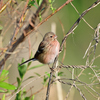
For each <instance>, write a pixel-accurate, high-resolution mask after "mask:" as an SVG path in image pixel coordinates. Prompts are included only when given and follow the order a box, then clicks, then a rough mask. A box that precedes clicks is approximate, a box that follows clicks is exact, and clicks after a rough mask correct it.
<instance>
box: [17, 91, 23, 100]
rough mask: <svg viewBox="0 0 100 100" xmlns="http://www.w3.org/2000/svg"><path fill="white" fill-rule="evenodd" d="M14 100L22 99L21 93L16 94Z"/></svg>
mask: <svg viewBox="0 0 100 100" xmlns="http://www.w3.org/2000/svg"><path fill="white" fill-rule="evenodd" d="M15 100H22V98H21V91H20V92H19V93H17V95H16V99H15Z"/></svg>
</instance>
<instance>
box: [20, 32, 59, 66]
mask: <svg viewBox="0 0 100 100" xmlns="http://www.w3.org/2000/svg"><path fill="white" fill-rule="evenodd" d="M59 50H60V43H59V42H58V40H57V35H56V34H54V33H53V32H47V33H46V34H45V35H44V37H43V40H42V41H41V42H40V44H39V46H38V50H37V51H36V53H35V55H34V57H33V58H31V59H29V60H26V61H25V62H23V63H21V64H20V65H19V66H22V65H23V64H25V63H27V62H30V61H36V60H38V61H39V62H40V63H43V64H51V63H53V62H54V59H55V57H56V56H57V55H58V54H59Z"/></svg>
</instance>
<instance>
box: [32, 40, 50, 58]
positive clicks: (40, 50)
mask: <svg viewBox="0 0 100 100" xmlns="http://www.w3.org/2000/svg"><path fill="white" fill-rule="evenodd" d="M47 43H48V42H47V41H42V42H41V43H40V45H39V47H38V50H37V52H36V54H35V56H34V58H37V57H38V55H39V54H41V53H43V52H45V48H46V46H47Z"/></svg>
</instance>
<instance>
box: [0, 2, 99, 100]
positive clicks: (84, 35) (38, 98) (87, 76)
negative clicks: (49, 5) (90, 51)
mask: <svg viewBox="0 0 100 100" xmlns="http://www.w3.org/2000/svg"><path fill="white" fill-rule="evenodd" d="M65 1H66V0H55V1H54V3H53V7H54V8H58V7H60V6H61V5H62V4H63V3H65ZM95 1H96V0H90V1H88V0H74V1H73V2H72V3H73V5H74V6H75V7H76V8H77V10H78V11H79V13H80V14H82V12H83V11H85V10H86V9H87V8H89V7H90V6H91V5H92V4H93V3H94V2H95ZM3 2H4V3H5V2H7V0H4V1H3ZM17 2H18V6H15V8H17V7H18V11H20V12H22V10H23V7H24V5H25V0H23V1H22V0H18V1H17ZM35 11H36V7H32V8H31V9H30V10H29V12H28V13H29V14H28V15H27V17H26V21H25V22H27V20H28V18H29V16H30V15H31V14H33V13H35ZM8 12H9V7H8V8H7V9H6V10H5V11H3V12H2V13H1V14H0V25H1V26H2V27H3V30H2V33H1V34H0V37H2V44H1V45H2V47H6V45H7V44H8V43H9V40H10V38H11V37H12V34H13V32H14V30H15V26H16V22H14V20H15V19H16V17H17V16H18V13H16V12H12V14H13V16H12V15H10V14H9V13H8ZM50 13H52V11H51V10H50V11H48V12H46V13H45V14H44V15H43V16H42V17H43V18H45V17H46V16H47V15H49V14H50ZM78 18H79V14H78V13H77V12H76V11H75V9H74V8H73V7H72V5H71V4H68V5H66V6H65V7H64V8H62V9H61V10H60V11H59V12H57V13H56V14H55V15H54V16H52V17H51V18H50V19H49V20H48V21H46V22H45V23H43V24H42V25H41V26H40V27H39V28H38V30H36V31H35V32H32V33H31V35H30V36H28V37H27V38H26V40H25V41H24V42H23V43H21V44H20V45H19V46H18V48H17V49H16V50H15V52H17V53H14V54H12V56H11V57H10V58H9V59H8V60H7V62H6V64H5V69H7V68H8V67H9V65H10V64H11V66H10V68H9V79H8V82H9V83H10V84H13V83H14V82H16V78H17V77H19V73H18V63H21V60H22V58H25V59H26V60H27V59H28V58H29V56H30V53H29V49H30V48H29V47H30V46H29V41H30V44H31V50H32V53H33V55H34V53H35V52H36V50H37V48H38V45H39V43H40V41H41V40H42V38H43V36H44V34H45V33H46V32H49V31H51V26H52V23H55V25H56V34H57V36H58V41H59V42H60V43H61V42H62V39H63V37H64V35H63V33H65V34H66V33H67V32H68V31H69V29H70V28H71V27H72V25H73V24H74V23H75V21H76V20H77V19H78ZM84 18H85V20H86V21H87V22H88V23H89V24H90V25H91V26H92V27H93V28H94V29H95V28H96V27H97V25H98V24H99V23H100V5H98V6H97V7H95V8H93V9H92V10H91V11H90V12H88V13H87V14H86V15H85V17H84ZM13 22H14V23H13ZM37 23H39V20H38V21H37ZM61 25H63V27H64V32H63V29H62V27H61ZM8 27H9V28H8ZM94 32H95V31H94V30H93V29H91V28H90V27H89V26H88V25H87V24H86V23H85V22H84V21H83V20H81V21H80V23H79V25H78V27H77V28H76V29H75V31H74V32H73V33H72V34H71V35H69V36H68V38H67V40H66V56H65V59H64V61H63V64H65V65H86V57H85V58H84V59H83V56H84V54H85V51H86V49H87V48H88V46H89V43H90V42H91V41H92V40H93V38H94ZM20 34H22V30H20V32H19V36H20ZM0 47H1V46H0ZM99 51H100V46H99V44H98V46H97V48H96V53H95V55H96V56H97V55H99V54H100V52H99ZM63 53H64V50H63V51H62V52H61V53H60V55H59V63H60V62H61V61H62V58H63ZM99 61H100V58H98V59H96V60H95V62H94V64H93V65H95V66H97V68H96V70H98V71H99V66H100V62H99ZM39 64H40V63H39V62H38V61H36V62H32V64H31V66H30V67H32V66H35V65H39ZM72 70H73V69H70V71H72ZM61 71H62V72H63V76H62V77H65V78H69V79H70V78H72V74H71V73H70V71H69V70H67V69H61ZM45 72H50V69H49V67H48V65H44V66H42V67H40V68H37V69H34V70H30V71H28V72H27V73H26V75H25V77H24V79H26V78H28V77H29V76H35V78H34V79H30V80H28V81H26V82H24V83H23V85H24V84H27V83H28V82H30V81H31V80H35V79H36V78H37V75H36V74H35V73H39V74H40V75H41V76H43V75H45ZM80 72H81V69H74V74H75V75H78V74H79V73H80ZM93 77H94V78H93ZM79 79H80V80H81V81H82V82H85V83H87V84H89V83H92V82H93V81H94V80H95V79H96V77H95V76H94V73H93V71H92V70H91V69H89V68H87V69H85V70H84V72H83V73H82V75H81V76H80V77H79ZM42 82H43V78H37V79H36V80H35V81H33V82H32V83H31V84H29V85H28V86H26V87H25V90H28V89H29V88H30V87H32V86H33V88H32V92H33V93H34V92H36V91H37V90H39V89H41V88H42V87H43V84H42ZM69 82H71V83H72V81H69ZM96 82H97V81H96ZM61 86H62V95H63V100H64V98H65V97H66V95H67V93H68V91H69V89H70V87H71V86H69V85H67V84H61ZM78 87H79V88H80V90H82V92H83V94H84V96H85V97H86V98H87V100H97V98H95V97H94V96H93V95H92V94H91V93H93V94H95V93H94V92H93V91H92V90H90V91H91V93H89V92H88V91H87V90H86V88H85V87H84V86H83V85H80V86H78ZM93 88H94V89H95V90H96V91H97V92H98V93H100V89H99V88H100V85H96V86H93ZM87 89H89V88H87ZM45 94H46V88H45V89H43V90H42V91H41V92H39V93H37V94H36V95H35V99H34V100H44V99H45ZM27 95H30V92H28V93H27ZM57 95H58V94H57V88H56V84H53V85H52V87H51V92H50V100H58V96H57ZM96 95H97V94H96ZM96 95H95V96H96ZM8 98H9V97H8ZM12 100H14V98H12ZM67 100H83V99H82V97H81V96H80V94H79V92H78V91H77V89H75V88H74V87H73V88H72V89H71V91H70V93H69V96H68V98H67Z"/></svg>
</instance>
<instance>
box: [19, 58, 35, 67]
mask: <svg viewBox="0 0 100 100" xmlns="http://www.w3.org/2000/svg"><path fill="white" fill-rule="evenodd" d="M35 60H36V59H35V58H31V59H29V60H26V61H25V62H23V63H21V64H20V65H19V66H22V65H23V64H25V63H27V62H30V61H35Z"/></svg>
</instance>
